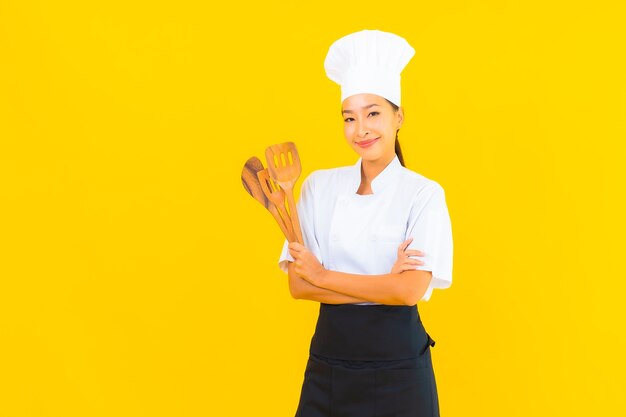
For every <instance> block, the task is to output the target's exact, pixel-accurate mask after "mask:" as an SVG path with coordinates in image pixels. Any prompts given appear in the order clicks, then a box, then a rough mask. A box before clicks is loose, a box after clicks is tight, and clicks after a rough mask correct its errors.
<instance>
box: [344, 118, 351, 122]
mask: <svg viewBox="0 0 626 417" xmlns="http://www.w3.org/2000/svg"><path fill="white" fill-rule="evenodd" d="M350 120H354V119H353V118H352V117H348V118H346V119H343V121H344V122H348V121H350Z"/></svg>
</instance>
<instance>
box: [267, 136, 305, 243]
mask: <svg viewBox="0 0 626 417" xmlns="http://www.w3.org/2000/svg"><path fill="white" fill-rule="evenodd" d="M265 159H266V160H267V169H268V170H269V172H270V176H271V177H272V179H273V180H274V181H276V182H277V183H278V185H280V187H281V188H282V189H283V190H285V193H286V194H287V201H288V202H289V216H290V217H291V223H292V225H293V230H294V232H295V234H296V240H297V241H298V243H300V244H303V245H304V241H303V239H302V229H301V228H300V219H299V217H298V209H297V208H296V201H295V199H294V196H293V186H294V185H295V184H296V181H297V180H298V177H300V173H301V172H302V166H301V165H300V157H299V156H298V150H297V149H296V144H295V143H293V142H284V143H279V144H277V145H271V146H268V147H267V148H266V149H265Z"/></svg>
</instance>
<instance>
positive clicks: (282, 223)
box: [267, 202, 294, 242]
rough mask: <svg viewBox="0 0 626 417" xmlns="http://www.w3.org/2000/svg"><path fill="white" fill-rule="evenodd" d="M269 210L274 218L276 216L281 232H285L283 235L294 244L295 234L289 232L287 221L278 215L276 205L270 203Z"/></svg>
mask: <svg viewBox="0 0 626 417" xmlns="http://www.w3.org/2000/svg"><path fill="white" fill-rule="evenodd" d="M267 209H268V210H269V212H270V213H272V216H274V219H275V220H276V223H278V227H280V230H281V231H282V232H283V235H285V238H286V239H287V241H288V242H293V240H294V235H293V232H292V231H291V230H289V229H288V228H287V226H286V225H285V221H284V220H283V218H282V217H281V216H280V213H278V210H277V209H276V206H275V205H274V203H272V202H270V203H269V206H268V207H267Z"/></svg>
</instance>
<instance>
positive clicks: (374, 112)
mask: <svg viewBox="0 0 626 417" xmlns="http://www.w3.org/2000/svg"><path fill="white" fill-rule="evenodd" d="M370 114H374V115H377V114H380V113H379V112H377V111H373V112H371V113H370Z"/></svg>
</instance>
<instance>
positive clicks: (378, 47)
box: [324, 29, 415, 106]
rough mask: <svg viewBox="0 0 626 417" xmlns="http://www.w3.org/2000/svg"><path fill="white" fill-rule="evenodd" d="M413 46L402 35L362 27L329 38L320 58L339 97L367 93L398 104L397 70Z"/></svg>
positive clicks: (400, 69) (413, 50) (343, 98)
mask: <svg viewBox="0 0 626 417" xmlns="http://www.w3.org/2000/svg"><path fill="white" fill-rule="evenodd" d="M414 54H415V49H413V47H412V46H411V45H409V43H408V42H407V41H406V40H405V39H404V38H402V37H400V36H398V35H396V34H393V33H389V32H382V31H380V30H368V29H365V30H362V31H360V32H354V33H351V34H349V35H346V36H344V37H343V38H340V39H338V40H336V41H335V42H333V44H332V45H331V46H330V48H329V49H328V54H327V55H326V59H325V60H324V69H325V70H326V75H327V76H328V78H330V79H331V80H333V81H334V82H336V83H337V84H339V85H340V86H341V101H342V102H343V100H345V99H346V98H347V97H350V96H352V95H354V94H361V93H370V94H377V95H379V96H382V97H384V98H386V99H387V100H389V101H391V102H392V103H394V104H396V105H398V106H399V105H400V73H401V72H402V70H403V69H404V67H405V66H406V64H408V63H409V61H410V60H411V58H412V57H413V55H414Z"/></svg>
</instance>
